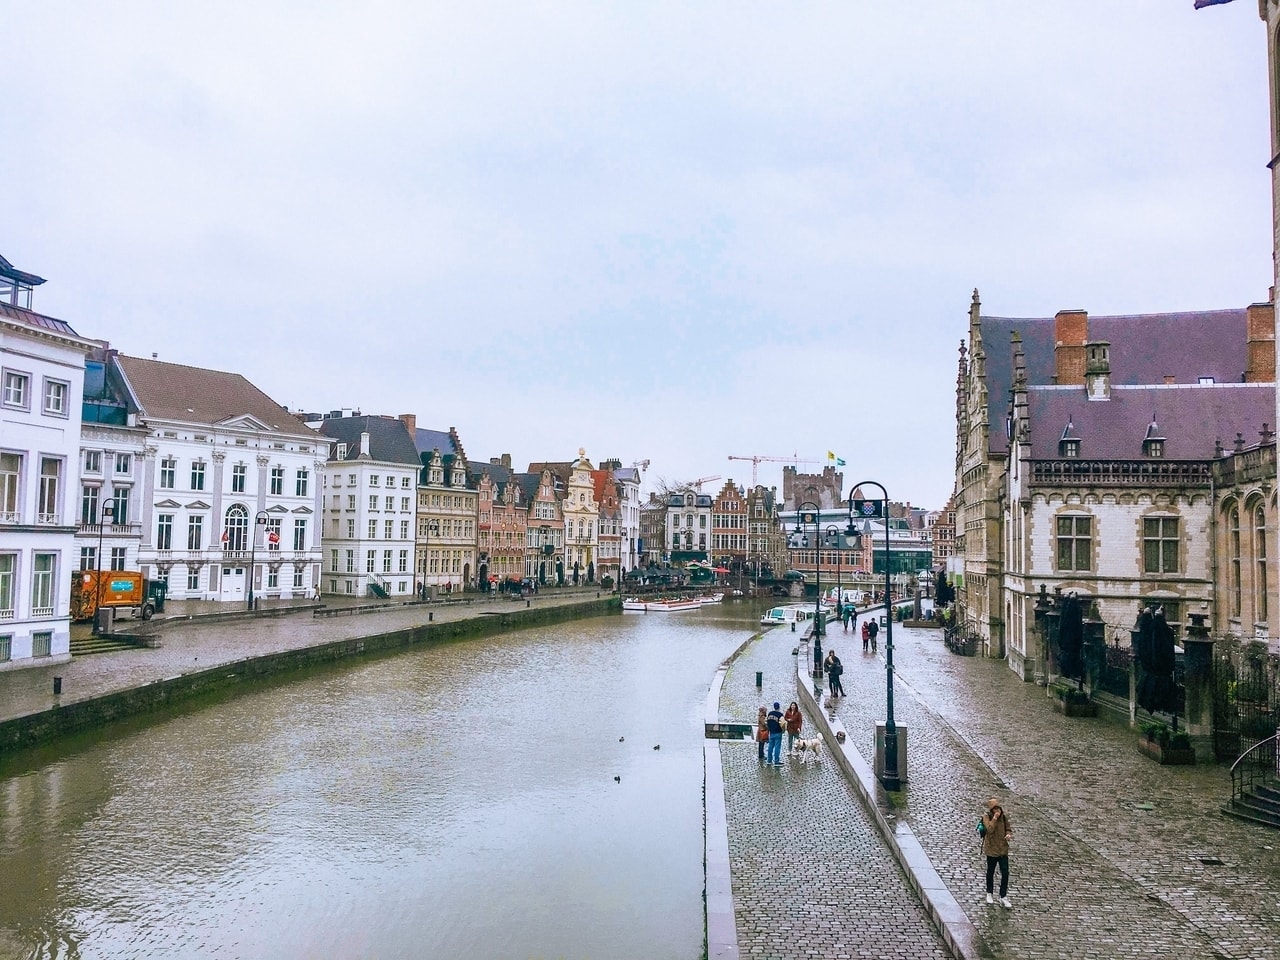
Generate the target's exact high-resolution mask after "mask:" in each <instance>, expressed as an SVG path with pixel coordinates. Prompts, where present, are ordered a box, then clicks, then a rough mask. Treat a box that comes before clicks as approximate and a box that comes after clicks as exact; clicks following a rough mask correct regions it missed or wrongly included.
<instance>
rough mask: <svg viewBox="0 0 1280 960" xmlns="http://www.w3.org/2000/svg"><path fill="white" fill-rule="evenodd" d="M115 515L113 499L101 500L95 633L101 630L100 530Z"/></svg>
mask: <svg viewBox="0 0 1280 960" xmlns="http://www.w3.org/2000/svg"><path fill="white" fill-rule="evenodd" d="M115 515H116V504H115V501H114V500H103V501H102V516H100V517H99V518H98V575H97V590H95V591H94V592H95V593H96V594H97V599H96V600H95V601H94V604H93V632H94V633H95V634H98V633H101V632H102V531H103V529H104V528H105V527H106V525H107V524H108V523H110V522H111V521H112V519H113V518H114V517H115Z"/></svg>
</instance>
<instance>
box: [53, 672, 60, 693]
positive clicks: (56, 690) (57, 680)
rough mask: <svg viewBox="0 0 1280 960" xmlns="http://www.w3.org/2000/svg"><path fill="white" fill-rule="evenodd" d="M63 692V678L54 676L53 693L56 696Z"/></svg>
mask: <svg viewBox="0 0 1280 960" xmlns="http://www.w3.org/2000/svg"><path fill="white" fill-rule="evenodd" d="M61 693H62V678H61V677H54V678H53V695H54V696H55V697H56V696H58V695H59V694H61Z"/></svg>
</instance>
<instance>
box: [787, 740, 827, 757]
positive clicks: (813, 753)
mask: <svg viewBox="0 0 1280 960" xmlns="http://www.w3.org/2000/svg"><path fill="white" fill-rule="evenodd" d="M792 749H793V751H794V753H795V755H796V756H798V757H799V758H800V761H801V762H802V763H804V762H806V761H808V759H809V758H810V757H813V759H814V760H818V759H820V758H821V756H822V738H821V737H813V738H812V739H810V740H800V739H797V740H796V744H795V746H794V747H793V748H792Z"/></svg>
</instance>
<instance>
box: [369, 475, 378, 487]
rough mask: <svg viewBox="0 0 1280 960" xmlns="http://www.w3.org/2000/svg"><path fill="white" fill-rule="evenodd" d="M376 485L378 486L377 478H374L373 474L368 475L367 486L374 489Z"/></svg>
mask: <svg viewBox="0 0 1280 960" xmlns="http://www.w3.org/2000/svg"><path fill="white" fill-rule="evenodd" d="M377 485H378V478H377V476H375V475H374V474H370V475H369V486H371V487H376V486H377Z"/></svg>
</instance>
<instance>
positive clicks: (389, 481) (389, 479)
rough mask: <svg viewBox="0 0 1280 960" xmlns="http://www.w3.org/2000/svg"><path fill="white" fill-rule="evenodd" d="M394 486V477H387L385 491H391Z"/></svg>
mask: <svg viewBox="0 0 1280 960" xmlns="http://www.w3.org/2000/svg"><path fill="white" fill-rule="evenodd" d="M395 485H396V478H395V477H387V489H388V490H390V489H391V488H392V487H394V486H395Z"/></svg>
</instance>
